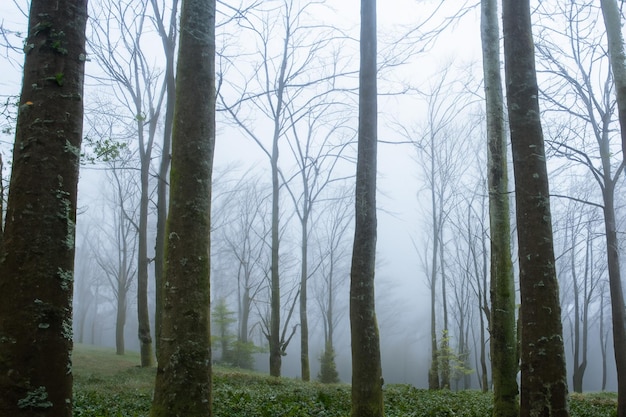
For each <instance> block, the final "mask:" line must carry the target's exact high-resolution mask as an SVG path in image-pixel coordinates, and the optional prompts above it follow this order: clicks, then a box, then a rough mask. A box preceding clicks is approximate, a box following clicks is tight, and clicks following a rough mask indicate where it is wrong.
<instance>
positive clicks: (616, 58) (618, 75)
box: [600, 0, 626, 417]
mask: <svg viewBox="0 0 626 417" xmlns="http://www.w3.org/2000/svg"><path fill="white" fill-rule="evenodd" d="M600 5H601V7H602V15H603V17H604V25H605V27H606V34H607V38H608V46H609V48H608V49H609V58H610V60H611V70H612V72H613V80H614V83H615V95H616V97H617V110H618V119H619V124H620V132H621V138H622V159H624V160H625V161H626V64H625V58H626V54H625V53H624V38H623V35H622V25H621V22H620V16H621V14H620V13H619V10H618V8H617V2H616V0H602V1H601V2H600ZM616 176H617V174H616ZM611 209H612V207H608V206H607V203H606V202H605V207H604V210H605V218H606V212H607V211H608V210H611ZM605 224H606V234H607V246H608V247H607V251H608V254H607V255H608V262H609V268H611V267H612V268H617V270H619V255H618V254H619V247H618V246H617V231H616V224H615V221H614V219H613V220H612V221H611V219H609V220H605ZM613 238H615V239H613ZM609 242H611V243H609ZM609 290H610V293H611V312H612V315H613V318H612V321H613V350H614V351H615V365H616V367H617V403H618V404H617V415H618V417H625V416H626V311H625V310H626V306H625V304H624V292H623V289H622V282H621V278H620V277H619V274H618V275H614V276H612V277H610V278H609Z"/></svg>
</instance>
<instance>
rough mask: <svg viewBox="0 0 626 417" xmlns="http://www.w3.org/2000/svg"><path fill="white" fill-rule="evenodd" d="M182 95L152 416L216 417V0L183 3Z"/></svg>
mask: <svg viewBox="0 0 626 417" xmlns="http://www.w3.org/2000/svg"><path fill="white" fill-rule="evenodd" d="M198 92H202V94H198ZM176 95H177V97H176V106H175V107H176V108H175V115H174V129H173V137H172V168H171V175H170V205H169V216H168V221H167V246H166V263H165V274H164V283H163V284H164V285H163V298H162V301H163V311H162V312H163V315H162V322H161V340H160V343H159V345H160V355H159V363H158V368H157V376H156V382H155V391H154V400H153V403H152V409H151V412H150V415H151V416H152V417H165V416H167V417H172V416H185V417H206V416H211V414H212V411H211V344H210V334H211V332H210V308H209V304H210V300H209V294H210V281H209V276H210V270H211V268H210V212H211V176H212V169H213V153H214V147H215V0H210V1H207V0H185V1H184V2H183V3H182V11H181V26H180V46H179V56H178V68H177V84H176Z"/></svg>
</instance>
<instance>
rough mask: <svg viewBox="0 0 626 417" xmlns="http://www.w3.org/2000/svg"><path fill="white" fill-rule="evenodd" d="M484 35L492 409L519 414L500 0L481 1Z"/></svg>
mask: <svg viewBox="0 0 626 417" xmlns="http://www.w3.org/2000/svg"><path fill="white" fill-rule="evenodd" d="M481 40H482V52H483V76H484V80H485V99H486V116H487V181H488V187H489V229H490V232H491V268H490V295H491V309H490V312H491V318H490V320H489V330H490V333H491V339H490V340H491V373H492V380H493V394H494V408H493V415H494V416H498V417H517V415H518V412H519V406H518V398H517V396H518V386H517V371H518V362H517V354H516V349H517V333H516V330H515V280H514V275H513V263H512V261H511V243H510V242H511V241H510V239H511V225H510V224H511V219H510V210H509V194H508V168H507V152H506V133H505V127H504V126H505V124H504V102H503V98H502V76H501V72H500V30H499V24H498V7H497V1H496V0H482V2H481Z"/></svg>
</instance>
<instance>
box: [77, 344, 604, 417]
mask: <svg viewBox="0 0 626 417" xmlns="http://www.w3.org/2000/svg"><path fill="white" fill-rule="evenodd" d="M74 363H75V366H74V375H75V376H74V416H76V417H147V416H148V415H149V411H150V401H151V395H152V386H153V383H154V376H155V370H154V368H151V369H142V368H139V367H137V366H135V364H137V363H139V358H138V356H134V354H129V355H125V356H121V357H120V356H116V355H115V354H114V353H112V352H111V351H109V350H106V349H94V348H89V349H85V348H83V347H82V346H78V347H77V350H76V353H75V355H74ZM384 396H385V416H387V417H422V416H428V417H452V416H454V417H490V416H491V411H492V396H491V394H490V393H487V394H485V393H481V392H479V391H460V392H452V391H428V390H423V389H416V388H414V387H411V386H408V385H387V386H385V390H384ZM570 409H571V417H613V416H615V415H616V413H615V409H616V396H615V394H612V393H610V394H608V393H597V394H584V395H581V394H572V395H571V396H570ZM213 415H214V416H216V417H309V416H313V417H347V416H349V415H350V386H349V385H347V384H320V383H317V382H310V383H304V382H302V381H298V380H293V379H288V378H272V377H269V376H267V375H262V374H258V373H254V372H249V371H239V370H235V369H229V368H221V367H217V368H214V376H213Z"/></svg>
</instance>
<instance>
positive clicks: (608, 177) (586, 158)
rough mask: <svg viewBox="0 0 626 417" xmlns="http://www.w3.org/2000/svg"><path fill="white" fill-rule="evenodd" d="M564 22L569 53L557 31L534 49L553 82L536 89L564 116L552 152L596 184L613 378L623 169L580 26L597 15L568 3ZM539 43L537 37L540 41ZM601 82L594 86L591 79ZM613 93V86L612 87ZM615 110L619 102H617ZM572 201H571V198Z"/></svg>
mask: <svg viewBox="0 0 626 417" xmlns="http://www.w3.org/2000/svg"><path fill="white" fill-rule="evenodd" d="M564 14H565V17H566V19H567V22H568V23H567V26H566V28H567V30H566V31H565V40H566V41H567V44H568V46H569V48H568V49H567V50H565V49H564V48H562V47H561V46H560V45H557V44H556V43H557V42H558V41H559V40H560V39H559V38H556V39H554V40H553V39H552V38H553V37H555V36H556V35H561V34H562V31H559V32H554V33H555V34H556V35H552V33H549V32H548V33H546V34H550V35H552V36H546V37H545V38H544V39H543V42H542V43H541V44H539V45H538V46H539V48H538V51H539V53H540V54H541V56H542V57H544V58H545V59H544V61H545V62H546V69H545V72H546V73H547V74H548V75H550V76H551V80H554V82H553V84H554V85H555V87H553V88H546V89H542V91H541V92H542V95H543V96H544V97H546V99H547V101H548V105H549V106H550V107H549V109H550V110H551V112H553V113H556V114H557V115H558V116H565V118H566V119H565V120H566V122H565V123H559V124H558V126H560V127H561V130H556V129H555V130H554V131H552V132H551V133H552V135H551V136H552V138H551V140H550V142H549V144H550V145H551V148H552V150H553V152H554V153H555V154H556V155H557V156H559V157H561V158H564V159H565V160H566V161H570V162H573V163H574V164H577V165H579V166H582V167H584V168H585V169H586V170H587V171H588V174H589V175H590V176H591V177H592V178H593V179H594V180H595V182H596V183H597V184H598V188H599V190H600V192H601V199H602V200H601V204H598V203H594V202H588V204H589V205H592V206H595V207H597V208H601V209H602V212H603V217H604V229H605V242H606V253H607V267H608V273H609V283H610V285H609V289H610V293H611V307H612V313H613V314H612V320H613V343H614V351H615V363H616V368H617V372H618V375H620V374H622V375H623V373H624V372H626V327H625V326H626V324H625V322H626V311H625V307H624V296H623V292H622V279H621V270H620V260H619V249H618V248H619V240H618V235H617V216H616V209H615V205H616V202H615V196H616V194H617V193H616V190H617V187H618V186H619V184H620V182H619V179H620V178H622V174H623V171H624V169H625V168H626V165H625V161H624V157H623V155H622V156H621V157H619V158H615V156H616V155H618V149H619V148H618V147H616V146H614V145H613V143H612V142H611V139H612V138H613V134H612V131H613V127H612V123H613V118H612V114H613V112H614V109H615V101H614V99H613V98H612V95H611V87H612V86H613V83H612V79H613V78H615V75H613V77H612V75H611V73H610V71H606V70H605V69H604V68H603V66H601V65H597V64H598V63H600V62H602V60H603V59H606V51H605V50H604V48H602V47H601V45H600V44H599V42H593V41H592V40H593V39H594V34H595V33H596V32H595V28H594V26H593V25H592V24H586V23H584V22H585V21H588V22H595V21H596V19H597V18H598V16H597V15H598V14H599V11H598V10H597V9H596V8H595V7H592V6H591V5H578V4H577V3H575V2H572V3H570V4H569V5H568V7H567V8H566V9H564ZM542 38H543V37H542ZM596 79H599V80H602V82H601V83H598V84H599V85H596V83H595V80H596ZM617 88H619V87H617ZM617 105H618V110H619V99H618V103H617ZM576 197H577V196H573V198H576ZM620 380H621V381H622V382H623V380H624V378H623V377H622V378H620V377H618V403H620V400H619V398H620V393H621V398H622V400H621V403H620V404H621V408H620V406H619V405H618V409H620V410H621V411H620V412H621V413H622V416H624V415H626V383H623V384H621V386H620V383H619V381H620Z"/></svg>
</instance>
